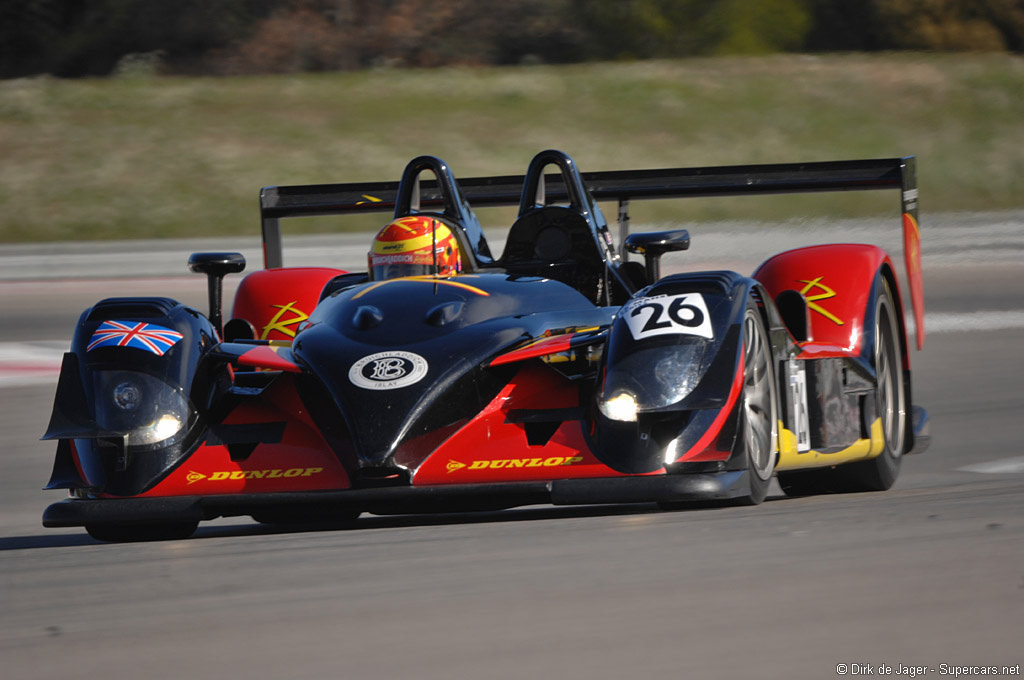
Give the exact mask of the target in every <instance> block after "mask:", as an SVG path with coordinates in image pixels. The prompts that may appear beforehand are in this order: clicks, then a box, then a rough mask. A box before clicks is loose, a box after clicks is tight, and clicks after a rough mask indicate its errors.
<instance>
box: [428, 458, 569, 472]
mask: <svg viewBox="0 0 1024 680" xmlns="http://www.w3.org/2000/svg"><path fill="white" fill-rule="evenodd" d="M582 461H583V456H551V457H550V458H506V459H501V460H475V461H473V462H472V463H470V464H469V465H466V464H464V463H459V462H458V461H454V460H453V461H449V462H448V472H449V474H450V473H452V472H455V471H456V470H461V469H463V468H467V469H469V470H501V469H506V470H507V469H510V468H539V467H561V466H563V465H575V464H576V463H579V462H582Z"/></svg>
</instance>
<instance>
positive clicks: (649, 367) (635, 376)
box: [598, 339, 710, 421]
mask: <svg viewBox="0 0 1024 680" xmlns="http://www.w3.org/2000/svg"><path fill="white" fill-rule="evenodd" d="M709 356H710V352H709V343H708V342H707V341H705V340H703V339H697V340H692V341H690V342H687V343H675V344H671V345H662V346H656V347H648V348H644V349H637V350H634V351H632V352H630V353H629V354H626V355H625V356H622V357H620V358H619V359H618V361H614V362H610V364H609V367H608V370H607V373H606V374H605V377H604V381H603V383H602V385H601V391H600V393H599V394H598V406H599V408H600V409H601V413H603V414H604V415H605V416H606V417H608V418H611V419H612V420H624V421H635V420H636V418H637V413H638V412H640V411H648V410H656V409H662V408H665V407H666V406H671V405H672V404H676V403H678V402H680V401H682V400H683V399H685V398H686V397H687V396H688V395H689V394H690V393H691V392H693V390H694V389H695V388H696V387H697V385H698V384H699V383H700V380H701V378H702V377H703V376H704V371H705V370H707V364H708V360H709Z"/></svg>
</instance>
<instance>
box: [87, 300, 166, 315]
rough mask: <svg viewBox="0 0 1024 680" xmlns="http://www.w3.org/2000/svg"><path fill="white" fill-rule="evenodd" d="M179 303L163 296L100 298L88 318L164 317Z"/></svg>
mask: <svg viewBox="0 0 1024 680" xmlns="http://www.w3.org/2000/svg"><path fill="white" fill-rule="evenodd" d="M179 304H180V303H179V302H178V301H177V300H172V299H171V298H165V297H148V298H129V297H117V298H107V299H105V300H100V301H99V302H97V303H96V305H95V306H94V307H93V308H92V311H91V312H89V320H90V321H91V320H96V319H104V320H105V319H111V318H115V317H117V316H126V317H132V318H149V317H154V318H157V317H165V316H167V315H169V314H170V313H171V312H172V311H173V310H174V308H175V307H177V306H178V305H179Z"/></svg>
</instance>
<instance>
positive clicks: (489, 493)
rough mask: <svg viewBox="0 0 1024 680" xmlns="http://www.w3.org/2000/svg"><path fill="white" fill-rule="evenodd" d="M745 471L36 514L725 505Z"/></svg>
mask: <svg viewBox="0 0 1024 680" xmlns="http://www.w3.org/2000/svg"><path fill="white" fill-rule="evenodd" d="M747 475H748V473H747V472H743V471H737V472H718V473H698V474H678V475H649V476H647V475H645V476H631V477H606V478H598V479H559V480H554V481H549V482H513V483H499V484H467V485H438V486H406V487H386V488H375V489H346V490H343V491H308V492H288V493H260V494H232V495H217V496H169V497H155V498H101V499H76V498H69V499H67V500H63V501H60V502H57V503H54V504H52V505H50V506H49V507H48V508H46V510H45V511H44V512H43V526H45V527H79V526H85V525H86V524H90V525H104V524H108V525H109V524H157V523H161V522H183V521H194V522H199V521H205V520H211V519H216V518H218V517H234V516H240V515H251V514H253V513H260V512H261V511H263V510H267V509H268V508H278V507H289V508H292V509H294V510H297V511H302V510H303V509H308V510H309V512H310V514H311V515H315V514H316V513H318V512H320V511H325V510H349V511H351V510H357V511H359V512H369V513H372V514H378V515H393V514H405V513H424V512H430V513H434V512H465V511H484V510H500V509H505V508H512V507H517V506H522V505H538V504H550V505H600V504H614V503H648V502H680V501H694V502H699V501H712V500H728V499H730V498H737V497H740V496H743V495H745V494H747V493H749V486H750V485H749V478H748V476H747Z"/></svg>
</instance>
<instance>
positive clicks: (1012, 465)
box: [957, 456, 1024, 475]
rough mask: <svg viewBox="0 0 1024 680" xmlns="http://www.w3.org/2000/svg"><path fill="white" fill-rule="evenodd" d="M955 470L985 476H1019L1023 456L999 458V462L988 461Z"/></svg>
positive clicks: (1023, 467) (1022, 470) (1022, 468)
mask: <svg viewBox="0 0 1024 680" xmlns="http://www.w3.org/2000/svg"><path fill="white" fill-rule="evenodd" d="M957 470H959V471H960V472H978V473H981V474H986V475H1004V474H1021V473H1024V456H1019V457H1017V458H1000V459H999V460H990V461H989V462H987V463H977V464H976V465H965V466H964V467H960V468H957Z"/></svg>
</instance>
